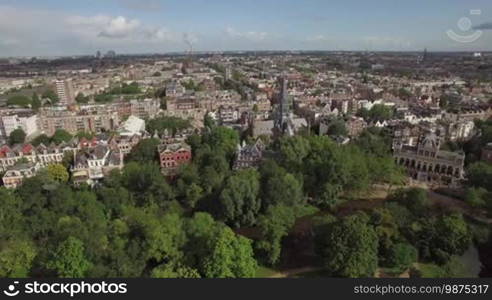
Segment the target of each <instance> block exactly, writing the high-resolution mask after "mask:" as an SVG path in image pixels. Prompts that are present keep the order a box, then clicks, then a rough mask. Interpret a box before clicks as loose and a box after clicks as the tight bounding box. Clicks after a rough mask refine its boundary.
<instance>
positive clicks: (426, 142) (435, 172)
mask: <svg viewBox="0 0 492 300" xmlns="http://www.w3.org/2000/svg"><path fill="white" fill-rule="evenodd" d="M440 147H441V138H439V137H438V136H436V135H435V134H434V133H430V134H427V135H425V136H422V137H421V138H420V140H419V142H418V143H417V145H416V146H411V145H406V144H404V143H403V142H401V140H399V139H395V141H394V143H393V156H394V158H395V161H396V163H397V164H399V165H401V166H403V167H405V168H406V169H407V171H408V174H409V175H410V176H411V177H412V178H413V179H415V180H418V181H421V182H429V183H436V184H443V185H457V184H458V183H459V181H460V180H461V179H463V176H464V171H463V168H464V162H465V155H464V154H463V153H458V152H450V151H443V150H440Z"/></svg>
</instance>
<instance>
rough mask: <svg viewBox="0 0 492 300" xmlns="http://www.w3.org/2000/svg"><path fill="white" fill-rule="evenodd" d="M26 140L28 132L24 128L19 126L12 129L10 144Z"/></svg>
mask: <svg viewBox="0 0 492 300" xmlns="http://www.w3.org/2000/svg"><path fill="white" fill-rule="evenodd" d="M25 140H26V133H25V132H24V130H22V129H20V128H18V129H15V130H14V131H12V132H11V133H10V135H9V144H10V145H15V144H22V143H24V142H25Z"/></svg>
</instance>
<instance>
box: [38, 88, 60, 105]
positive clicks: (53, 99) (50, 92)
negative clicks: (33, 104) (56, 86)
mask: <svg viewBox="0 0 492 300" xmlns="http://www.w3.org/2000/svg"><path fill="white" fill-rule="evenodd" d="M41 98H43V99H50V101H51V103H56V102H58V100H59V98H58V95H57V94H56V93H55V92H54V91H53V90H46V91H44V93H43V94H42V95H41Z"/></svg>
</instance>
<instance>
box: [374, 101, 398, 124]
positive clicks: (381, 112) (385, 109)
mask: <svg viewBox="0 0 492 300" xmlns="http://www.w3.org/2000/svg"><path fill="white" fill-rule="evenodd" d="M392 117H393V110H392V109H391V108H390V107H389V106H386V105H384V104H375V105H373V106H372V108H371V110H370V111H369V119H370V120H371V121H385V120H389V119H391V118H392Z"/></svg>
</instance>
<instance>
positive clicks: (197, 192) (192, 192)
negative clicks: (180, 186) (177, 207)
mask: <svg viewBox="0 0 492 300" xmlns="http://www.w3.org/2000/svg"><path fill="white" fill-rule="evenodd" d="M184 196H185V198H184V199H185V200H184V201H185V204H186V206H188V207H190V208H195V206H196V204H197V203H198V200H200V199H201V198H202V197H203V189H202V187H201V186H199V185H198V184H196V183H192V184H191V185H187V186H186V188H185V195H184Z"/></svg>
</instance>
